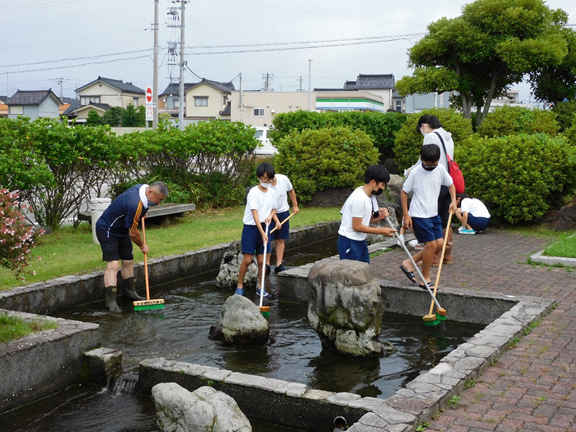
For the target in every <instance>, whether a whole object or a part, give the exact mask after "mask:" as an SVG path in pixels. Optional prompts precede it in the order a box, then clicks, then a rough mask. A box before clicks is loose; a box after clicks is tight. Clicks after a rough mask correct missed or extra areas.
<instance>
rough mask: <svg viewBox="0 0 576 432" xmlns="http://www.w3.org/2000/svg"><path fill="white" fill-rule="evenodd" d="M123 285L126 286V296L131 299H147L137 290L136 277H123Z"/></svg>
mask: <svg viewBox="0 0 576 432" xmlns="http://www.w3.org/2000/svg"><path fill="white" fill-rule="evenodd" d="M122 286H123V287H124V294H123V295H124V298H127V299H130V300H146V297H142V296H140V295H139V294H138V293H137V292H136V288H135V286H136V277H134V276H133V277H130V278H128V279H122Z"/></svg>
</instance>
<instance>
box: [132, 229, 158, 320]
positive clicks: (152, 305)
mask: <svg viewBox="0 0 576 432" xmlns="http://www.w3.org/2000/svg"><path fill="white" fill-rule="evenodd" d="M144 219H146V218H143V219H142V241H143V242H144V244H146V228H145V226H144ZM144 279H145V280H146V300H137V301H135V302H133V303H132V304H133V305H134V310H135V311H143V310H153V309H164V299H152V300H150V283H149V281H148V254H144Z"/></svg>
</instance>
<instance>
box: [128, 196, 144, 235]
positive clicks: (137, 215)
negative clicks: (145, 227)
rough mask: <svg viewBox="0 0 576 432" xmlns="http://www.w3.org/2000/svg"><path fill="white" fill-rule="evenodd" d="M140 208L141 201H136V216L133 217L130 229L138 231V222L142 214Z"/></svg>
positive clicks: (141, 205)
mask: <svg viewBox="0 0 576 432" xmlns="http://www.w3.org/2000/svg"><path fill="white" fill-rule="evenodd" d="M142 207H143V204H142V201H138V208H137V209H136V214H135V215H134V220H133V221H132V227H131V229H138V222H139V221H140V215H141V214H142Z"/></svg>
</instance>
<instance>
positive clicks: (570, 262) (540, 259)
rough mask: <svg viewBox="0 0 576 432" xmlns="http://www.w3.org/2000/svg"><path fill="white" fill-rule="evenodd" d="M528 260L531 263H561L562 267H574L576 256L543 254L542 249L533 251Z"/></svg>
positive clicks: (550, 264) (551, 264) (553, 264)
mask: <svg viewBox="0 0 576 432" xmlns="http://www.w3.org/2000/svg"><path fill="white" fill-rule="evenodd" d="M575 241H576V240H575ZM530 261H531V262H533V263H538V264H545V265H549V266H556V265H561V266H564V267H576V258H564V257H551V256H545V255H544V251H543V250H541V251H540V252H538V253H535V254H534V255H531V256H530Z"/></svg>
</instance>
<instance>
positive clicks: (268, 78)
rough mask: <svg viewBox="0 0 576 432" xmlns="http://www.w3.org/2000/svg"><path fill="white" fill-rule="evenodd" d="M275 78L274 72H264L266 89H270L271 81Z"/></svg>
mask: <svg viewBox="0 0 576 432" xmlns="http://www.w3.org/2000/svg"><path fill="white" fill-rule="evenodd" d="M273 78H274V74H271V73H265V74H262V79H263V80H264V91H270V88H271V84H270V83H271V81H272V79H273Z"/></svg>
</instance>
